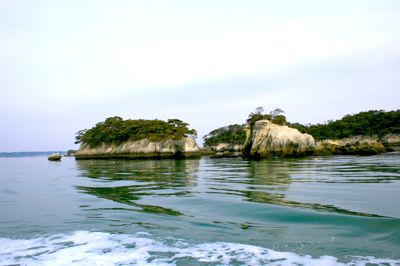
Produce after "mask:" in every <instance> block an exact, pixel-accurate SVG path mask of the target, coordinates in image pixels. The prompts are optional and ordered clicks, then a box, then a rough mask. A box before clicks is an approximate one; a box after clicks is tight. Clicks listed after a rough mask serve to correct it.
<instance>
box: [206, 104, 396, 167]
mask: <svg viewBox="0 0 400 266" xmlns="http://www.w3.org/2000/svg"><path fill="white" fill-rule="evenodd" d="M283 113H284V112H283V110H281V109H279V108H277V109H275V110H273V111H271V112H270V113H268V114H264V113H263V108H261V107H259V108H257V109H256V110H255V112H254V113H250V114H249V117H248V119H247V121H246V124H243V125H230V126H227V127H221V128H218V129H215V130H213V131H211V132H210V133H209V134H207V135H206V136H204V138H203V139H204V143H205V146H206V147H208V148H209V149H210V150H211V151H213V152H214V155H213V157H237V156H242V157H245V158H249V159H261V158H268V157H288V156H304V155H339V154H342V155H372V154H379V153H383V152H387V151H391V150H394V149H397V147H399V145H400V111H389V112H385V111H382V110H380V111H376V110H371V111H367V112H360V113H358V114H355V115H347V116H345V117H343V118H342V119H339V120H335V121H328V122H327V123H325V124H317V125H301V124H299V123H288V122H287V121H286V117H285V116H284V115H283Z"/></svg>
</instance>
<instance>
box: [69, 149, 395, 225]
mask: <svg viewBox="0 0 400 266" xmlns="http://www.w3.org/2000/svg"><path fill="white" fill-rule="evenodd" d="M352 158H353V159H350V160H349V157H343V158H342V157H321V158H318V157H316V158H304V159H285V160H283V159H273V160H264V161H244V160H239V159H209V158H203V159H201V160H144V161H138V160H133V161H129V160H117V161H110V160H104V161H97V160H96V161H90V160H82V161H77V163H78V167H79V169H80V170H81V175H82V176H85V177H88V178H90V179H92V180H94V181H96V182H94V183H91V186H82V185H79V186H76V188H77V189H78V190H79V191H80V192H84V193H87V194H90V195H95V196H96V197H99V198H103V199H107V200H111V201H113V202H117V203H120V204H123V205H124V206H125V207H126V208H130V209H129V210H133V211H138V212H146V213H155V214H166V215H175V216H176V215H185V213H184V210H180V209H179V206H175V209H173V208H170V207H166V206H165V205H164V204H165V203H166V202H168V198H171V197H174V198H181V197H187V198H196V197H199V196H202V195H208V197H209V198H212V197H235V198H240V199H242V200H245V201H249V202H255V203H264V204H272V205H278V206H285V207H291V208H297V209H298V208H301V209H311V210H315V211H322V212H333V213H339V214H346V215H356V216H365V217H385V216H387V215H382V214H380V213H379V210H375V211H361V210H358V209H357V208H355V207H354V208H353V205H352V203H351V204H350V205H349V204H347V202H344V203H343V202H341V201H343V200H344V199H342V197H343V195H342V194H341V192H340V191H337V192H335V193H334V194H332V193H333V192H332V189H331V187H329V186H330V185H329V184H337V185H341V184H342V186H346V184H348V186H350V185H351V184H369V183H390V182H391V181H395V180H400V170H399V167H398V163H396V162H397V159H396V158H398V157H393V160H388V159H387V158H384V159H380V158H381V157H378V156H375V157H374V156H372V157H368V158H363V159H362V160H359V158H358V157H352ZM379 160H382V161H379ZM92 184H95V186H93V185H92ZM318 184H321V185H318ZM308 187H310V188H308ZM305 188H306V189H305ZM332 188H336V187H335V186H333V187H332ZM344 188H345V187H344ZM359 188H360V186H359V187H354V189H355V190H354V193H355V194H356V193H359V192H357V189H359ZM307 189H308V190H307ZM325 190H326V191H325ZM324 192H326V193H328V194H329V193H331V194H332V195H333V197H332V198H328V199H326V198H324V197H323V196H324V195H322V197H321V195H316V193H322V194H323V193H324ZM361 192H362V193H364V192H363V191H361ZM328 194H326V195H328ZM213 195H214V196H213ZM344 196H348V195H344ZM350 196H351V195H350ZM318 197H319V198H318ZM335 197H337V200H336V201H335ZM367 198H368V195H367ZM340 200H341V201H340ZM357 200H363V199H357ZM372 201H373V199H372ZM149 202H151V203H152V204H148V203H149ZM155 203H157V204H155ZM365 204H367V202H366V203H365ZM354 206H355V205H354Z"/></svg>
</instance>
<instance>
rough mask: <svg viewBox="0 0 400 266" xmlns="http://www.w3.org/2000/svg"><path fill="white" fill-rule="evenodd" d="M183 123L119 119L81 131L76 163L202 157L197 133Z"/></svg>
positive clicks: (176, 121)
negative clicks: (104, 160)
mask: <svg viewBox="0 0 400 266" xmlns="http://www.w3.org/2000/svg"><path fill="white" fill-rule="evenodd" d="M188 126H189V124H188V123H185V122H183V121H181V120H179V119H168V121H163V120H158V119H155V120H145V119H137V120H131V119H128V120H123V119H122V118H121V117H118V116H115V117H110V118H107V119H106V120H105V121H103V122H100V123H97V124H96V125H95V126H94V127H92V128H90V129H88V130H87V129H85V130H80V131H79V132H78V133H77V135H76V137H75V139H76V142H75V143H76V144H81V146H80V148H79V150H78V151H76V153H75V158H76V159H78V160H79V159H114V158H121V159H146V158H188V157H198V156H200V148H199V146H198V145H197V143H196V141H195V139H194V138H195V137H196V135H197V132H196V130H194V129H189V128H188Z"/></svg>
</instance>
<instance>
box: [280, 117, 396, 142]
mask: <svg viewBox="0 0 400 266" xmlns="http://www.w3.org/2000/svg"><path fill="white" fill-rule="evenodd" d="M288 126H290V127H292V128H296V129H298V130H299V131H300V132H302V133H308V134H310V135H311V136H313V137H314V139H315V140H324V139H343V138H348V137H352V136H360V135H362V136H378V137H383V136H385V135H387V134H400V110H396V111H388V112H385V111H384V110H370V111H366V112H360V113H357V114H354V115H346V116H344V117H343V118H342V119H338V120H334V121H333V120H330V121H328V122H326V123H324V124H316V125H310V124H308V125H302V124H300V123H288Z"/></svg>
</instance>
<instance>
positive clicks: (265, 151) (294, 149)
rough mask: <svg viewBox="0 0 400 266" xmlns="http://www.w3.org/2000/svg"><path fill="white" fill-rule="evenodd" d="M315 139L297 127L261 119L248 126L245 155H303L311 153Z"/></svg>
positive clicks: (252, 156)
mask: <svg viewBox="0 0 400 266" xmlns="http://www.w3.org/2000/svg"><path fill="white" fill-rule="evenodd" d="M314 148H315V140H314V138H313V137H312V136H311V135H309V134H302V133H300V132H299V131H298V130H297V129H294V128H289V127H288V126H281V125H276V124H273V123H271V122H270V121H269V120H259V121H256V122H255V123H254V125H253V126H250V125H248V126H247V127H246V142H245V144H244V148H243V155H244V156H245V157H247V158H254V159H259V158H267V157H271V156H302V155H307V154H311V153H312V152H313V151H314Z"/></svg>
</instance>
